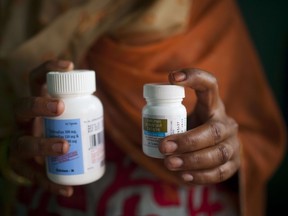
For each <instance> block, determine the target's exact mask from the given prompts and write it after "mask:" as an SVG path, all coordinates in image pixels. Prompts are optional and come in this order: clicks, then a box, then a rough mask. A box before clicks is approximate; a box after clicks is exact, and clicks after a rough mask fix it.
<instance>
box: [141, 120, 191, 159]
mask: <svg viewBox="0 0 288 216" xmlns="http://www.w3.org/2000/svg"><path fill="white" fill-rule="evenodd" d="M142 122H143V125H142V126H143V134H142V135H143V137H142V144H143V146H142V147H143V150H144V152H150V153H151V152H153V153H152V154H153V155H154V157H158V158H162V157H163V155H162V154H161V153H160V152H159V150H158V145H159V142H160V140H161V139H163V138H164V137H166V136H168V135H171V134H177V133H183V132H185V131H186V116H183V115H176V116H175V115H173V116H151V115H144V116H143V121H142Z"/></svg>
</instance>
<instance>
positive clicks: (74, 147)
mask: <svg viewBox="0 0 288 216" xmlns="http://www.w3.org/2000/svg"><path fill="white" fill-rule="evenodd" d="M44 124H45V135H46V137H47V138H63V139H65V140H67V141H68V143H69V145H70V148H69V151H68V152H67V153H66V154H64V155H61V156H55V157H54V156H50V157H47V166H48V172H50V173H52V174H57V175H78V174H83V173H84V164H83V153H82V143H81V142H82V138H81V124H80V119H68V120H56V119H46V118H45V119H44Z"/></svg>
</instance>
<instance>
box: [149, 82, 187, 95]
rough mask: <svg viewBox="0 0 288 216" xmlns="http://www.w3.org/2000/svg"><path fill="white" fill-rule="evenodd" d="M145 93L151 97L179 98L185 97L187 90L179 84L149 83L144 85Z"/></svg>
mask: <svg viewBox="0 0 288 216" xmlns="http://www.w3.org/2000/svg"><path fill="white" fill-rule="evenodd" d="M143 95H144V98H150V99H177V98H184V97H185V90H184V87H183V86H178V85H171V84H164V83H149V84H145V85H144V91H143Z"/></svg>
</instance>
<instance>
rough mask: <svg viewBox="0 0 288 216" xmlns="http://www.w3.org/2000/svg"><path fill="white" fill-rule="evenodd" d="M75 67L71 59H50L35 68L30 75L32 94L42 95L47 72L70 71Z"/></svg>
mask: <svg viewBox="0 0 288 216" xmlns="http://www.w3.org/2000/svg"><path fill="white" fill-rule="evenodd" d="M73 68H74V65H73V63H72V62H71V61H66V60H50V61H47V62H45V63H43V64H42V65H40V66H39V67H37V68H35V69H34V70H33V71H32V72H31V73H30V77H29V81H30V89H31V94H32V95H33V96H40V92H41V88H42V86H43V84H44V83H45V82H46V74H47V73H48V72H50V71H69V70H72V69H73Z"/></svg>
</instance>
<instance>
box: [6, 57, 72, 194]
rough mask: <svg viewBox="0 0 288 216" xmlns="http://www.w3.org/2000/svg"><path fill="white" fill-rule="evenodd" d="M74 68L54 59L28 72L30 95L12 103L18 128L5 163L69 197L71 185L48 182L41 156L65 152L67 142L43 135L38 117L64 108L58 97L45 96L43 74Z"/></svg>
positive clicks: (30, 178) (19, 173) (68, 62)
mask: <svg viewBox="0 0 288 216" xmlns="http://www.w3.org/2000/svg"><path fill="white" fill-rule="evenodd" d="M72 69H73V64H72V62H70V61H61V60H53V61H48V62H45V63H44V64H42V65H40V66H39V67H38V68H36V69H34V70H33V71H32V72H31V73H30V77H29V78H30V90H31V95H32V96H31V97H27V98H20V99H19V100H18V101H17V103H16V106H15V119H16V122H17V126H18V129H19V130H18V131H17V132H15V134H17V137H16V136H15V137H14V139H13V141H12V143H11V145H10V146H9V155H8V162H9V165H10V167H11V168H12V169H13V171H14V172H15V173H16V174H18V175H19V176H22V177H24V178H27V179H28V180H30V181H31V182H32V183H33V184H37V185H39V186H41V187H43V188H45V189H47V190H49V191H50V192H52V193H55V194H61V195H63V196H67V197H68V196H71V195H72V193H73V188H72V187H71V186H63V185H58V184H55V183H53V182H51V181H50V180H49V179H48V178H47V175H46V171H45V166H44V158H45V157H46V156H57V155H62V154H65V153H66V152H67V151H68V149H69V144H68V143H67V141H65V140H64V139H61V138H43V136H42V123H41V117H44V116H58V115H60V114H61V113H62V112H63V111H64V103H63V102H62V101H61V100H58V99H53V98H49V97H47V92H46V90H45V83H46V74H47V73H48V72H49V71H52V70H57V71H68V70H72Z"/></svg>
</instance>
